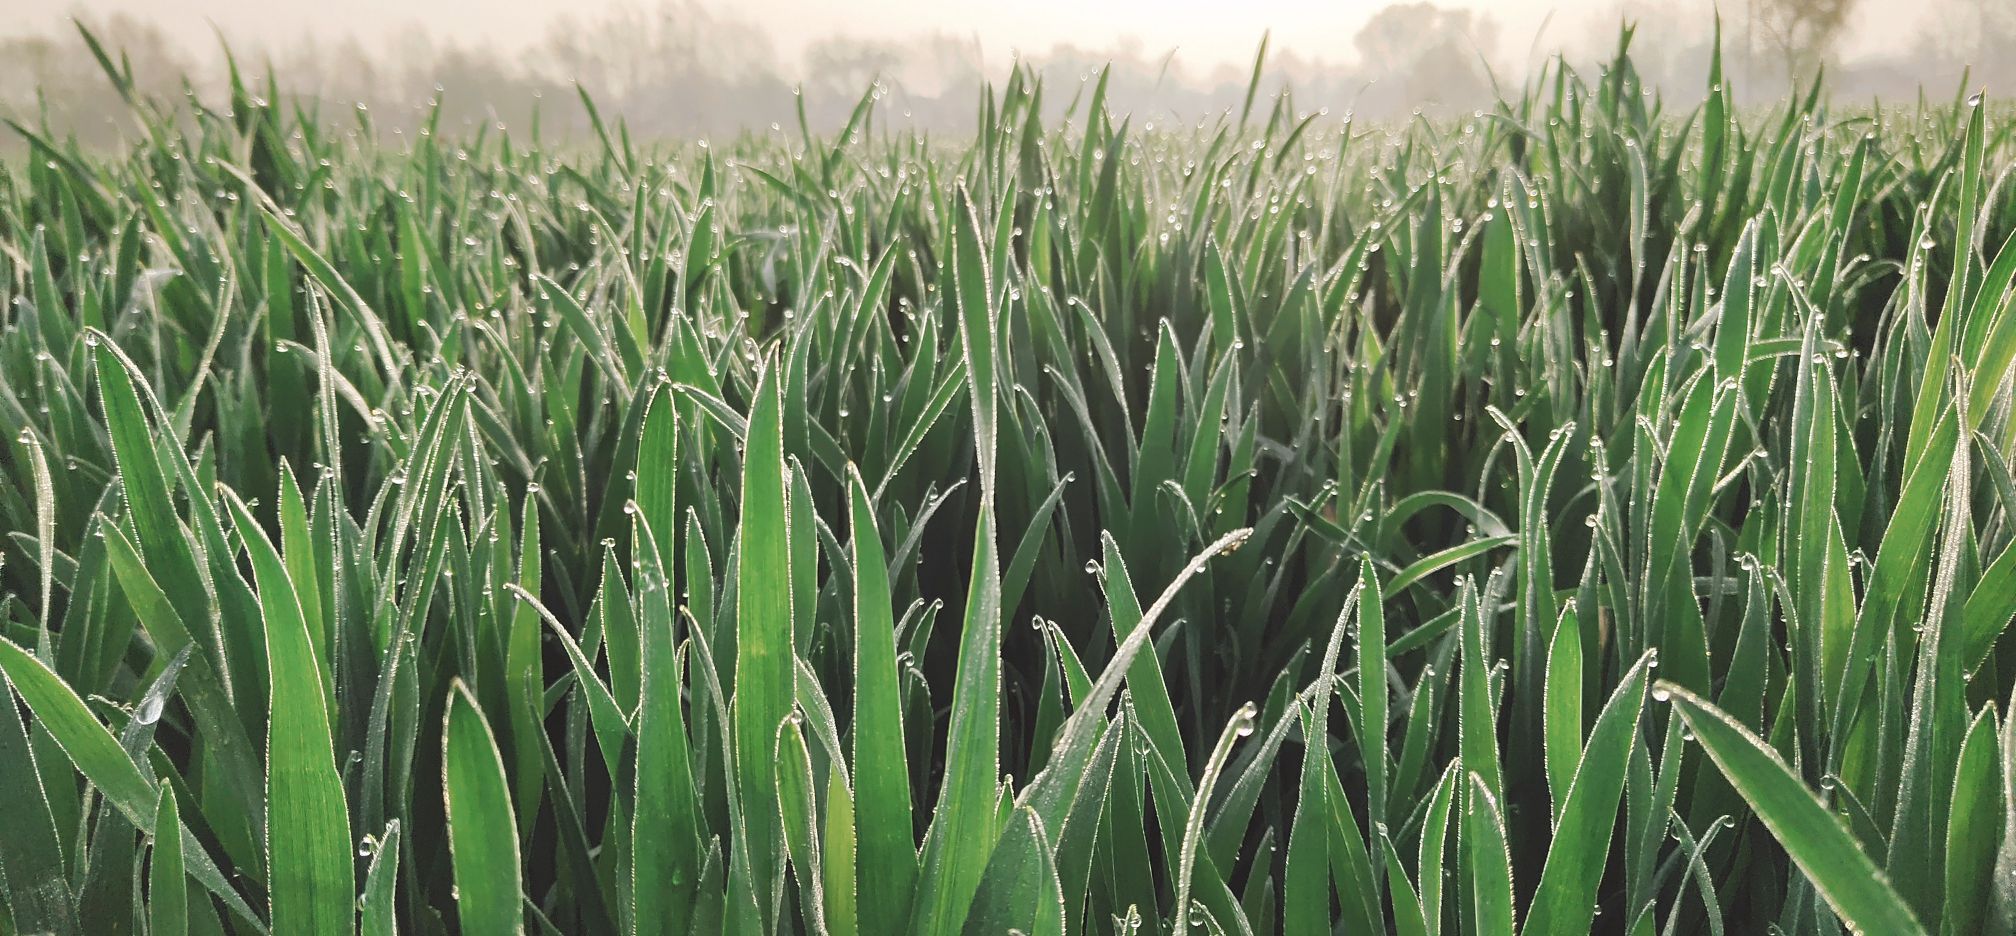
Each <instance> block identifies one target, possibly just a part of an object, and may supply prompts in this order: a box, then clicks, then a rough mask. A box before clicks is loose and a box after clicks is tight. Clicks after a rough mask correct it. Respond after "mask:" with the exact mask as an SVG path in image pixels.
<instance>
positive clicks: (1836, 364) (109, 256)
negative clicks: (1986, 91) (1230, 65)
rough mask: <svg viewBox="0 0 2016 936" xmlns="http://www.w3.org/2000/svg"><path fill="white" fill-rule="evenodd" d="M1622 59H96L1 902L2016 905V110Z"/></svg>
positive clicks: (19, 504) (11, 588)
mask: <svg viewBox="0 0 2016 936" xmlns="http://www.w3.org/2000/svg"><path fill="white" fill-rule="evenodd" d="M1630 41H1631V37H1630V34H1629V33H1628V32H1627V33H1625V34H1624V36H1623V37H1622V39H1621V41H1620V43H1619V47H1618V50H1617V53H1616V57H1615V58H1614V59H1613V60H1612V61H1610V62H1609V63H1608V65H1607V66H1606V67H1604V68H1602V69H1600V70H1598V71H1597V72H1596V73H1594V74H1584V73H1579V72H1577V71H1576V70H1574V69H1571V68H1569V67H1567V66H1565V65H1562V64H1560V63H1558V62H1557V63H1556V64H1554V65H1552V66H1550V67H1549V68H1547V69H1546V70H1544V71H1543V73H1542V74H1541V75H1540V76H1539V77H1538V78H1537V79H1535V80H1534V81H1532V82H1531V83H1530V84H1529V85H1528V86H1527V87H1526V88H1525V89H1523V90H1513V91H1508V95H1509V96H1508V98H1507V99H1506V100H1505V101H1504V102H1503V103H1501V104H1500V105H1499V106H1498V107H1497V108H1495V109H1492V110H1489V111H1486V112H1481V113H1477V114H1473V115H1467V116H1457V117H1454V118H1434V117H1422V118H1419V119H1417V120H1414V121H1412V122H1403V123H1395V124H1389V125H1381V126H1369V125H1367V124H1366V122H1364V121H1353V120H1351V119H1349V118H1348V117H1347V116H1345V115H1343V114H1341V113H1339V114H1331V113H1329V112H1327V111H1323V110H1320V109H1314V108H1311V109H1310V110H1308V111H1305V110H1304V109H1302V107H1300V106H1298V104H1306V102H1297V101H1296V99H1295V98H1294V97H1293V96H1292V94H1291V93H1289V92H1287V91H1282V92H1281V93H1278V94H1275V93H1270V91H1271V87H1272V86H1271V85H1270V83H1269V82H1268V80H1267V77H1266V75H1265V74H1264V72H1263V70H1262V68H1261V66H1260V65H1259V64H1257V63H1256V65H1255V69H1254V73H1253V77H1252V82H1251V84H1250V85H1249V87H1248V91H1247V93H1246V96H1245V104H1244V106H1243V107H1241V108H1238V109H1236V110H1234V111H1232V112H1229V113H1225V114H1222V115H1211V116H1209V117H1208V118H1206V119H1204V120H1202V121H1190V122H1183V121H1177V122H1171V121H1168V120H1164V119H1160V118H1157V119H1153V120H1151V119H1148V118H1146V117H1140V116H1131V117H1130V116H1129V115H1126V114H1122V113H1116V112H1114V110H1113V109H1112V108H1109V106H1108V104H1107V101H1106V96H1105V85H1104V81H1103V78H1102V77H1100V76H1092V78H1091V79H1090V80H1088V81H1086V82H1085V83H1083V84H1082V85H1073V86H1068V87H1060V86H1057V85H1056V84H1054V83H1049V84H1046V83H1045V82H1043V81H1041V80H1039V79H1038V78H1037V77H1036V75H1035V73H1034V72H1031V71H1028V70H1017V71H1015V72H1013V73H1012V74H1010V75H1009V76H1007V77H1006V79H1005V80H1004V82H1002V83H1001V84H1000V85H999V86H997V87H996V88H994V89H991V90H990V91H989V92H988V93H987V94H986V95H985V96H984V97H983V98H981V99H980V100H978V101H976V102H975V103H976V109H975V112H974V119H973V128H972V133H971V135H970V136H968V137H964V138H956V139H955V138H946V137H938V136H931V135H925V134H922V133H918V132H913V131H911V130H907V129H905V128H903V127H902V126H901V125H900V122H898V121H894V120H892V118H890V116H889V115H886V114H883V113H881V112H879V111H878V110H877V108H876V98H877V96H878V92H877V91H874V90H871V91H870V92H869V93H868V94H867V95H866V96H864V97H863V98H862V100H861V103H860V106H859V107H858V108H857V109H856V110H855V111H854V116H853V118H852V120H851V121H850V122H849V123H848V125H847V126H846V127H844V128H842V129H840V130H839V131H838V132H831V133H828V132H819V131H815V130H813V129H811V128H808V127H804V126H800V127H792V128H786V129H784V130H782V131H778V132H772V133H768V134H745V135H742V136H740V137H737V138H733V139H715V140H712V141H705V142H703V141H698V140H694V141H684V142H679V141H647V140H643V139H633V138H632V135H631V134H630V133H628V132H627V131H626V130H625V128H624V126H623V124H622V122H621V121H620V120H617V119H616V118H615V117H614V115H596V113H595V109H594V105H593V103H592V101H591V100H590V98H589V97H588V95H587V94H586V93H584V94H583V96H582V102H581V103H582V105H583V106H584V107H585V108H586V109H587V112H588V113H589V114H590V115H591V116H592V117H593V118H594V119H593V129H594V132H593V133H592V134H589V135H584V136H583V137H581V138H578V139H548V138H543V137H542V136H541V135H540V134H539V133H538V131H537V129H536V128H519V127H509V128H507V127H504V126H503V125H491V126H485V127H479V128H475V129H472V130H469V131H467V132H465V131H461V130H456V131H453V132H450V131H447V130H443V129H442V128H440V127H436V126H432V125H423V126H422V127H420V128H419V129H418V130H417V131H408V132H404V133H399V134H393V133H390V132H388V131H384V130H382V129H381V128H379V127H377V126H375V125H374V124H373V122H372V121H373V117H372V116H371V115H370V114H369V113H363V112H351V111H350V110H349V109H347V108H345V109H342V110H328V111H324V110H316V109H312V108H310V107H308V106H307V105H305V104H299V103H297V102H296V99H295V98H293V97H290V96H289V95H288V94H287V93H286V91H285V89H282V88H277V87H272V86H270V84H260V83H253V82H247V81H244V80H240V79H239V78H237V77H236V73H235V72H234V78H233V82H232V87H231V90H230V94H229V99H228V100H218V101H205V100H200V99H199V96H197V95H195V94H194V93H192V94H191V95H190V96H188V97H187V98H184V99H177V100H171V101H160V100H150V99H148V98H146V97H145V96H143V95H141V94H139V93H138V92H137V91H135V89H134V84H133V81H132V77H131V74H130V73H129V72H128V71H127V70H126V68H125V66H124V65H122V64H121V60H120V58H119V56H118V55H117V54H116V52H113V51H110V50H104V49H102V48H100V47H99V46H97V45H96V44H95V43H94V44H93V49H94V50H96V51H98V52H99V57H100V60H101V62H102V64H103V65H104V70H105V73H106V77H107V80H109V81H111V82H112V83H113V85H114V86H115V87H117V88H118V89H120V90H121V91H122V92H124V93H125V94H126V97H127V100H128V103H129V104H130V106H131V121H130V130H129V131H128V142H127V143H126V144H125V145H123V146H121V147H119V148H117V149H115V150H112V151H105V150H93V149H87V148H84V147H81V146H79V145H76V144H74V143H71V142H67V141H66V140H64V139H62V138H60V137H59V136H58V135H56V134H54V133H53V132H51V131H49V130H47V128H45V127H40V126H37V125H35V124H34V123H33V122H32V121H27V120H22V121H20V122H10V123H11V124H12V129H11V130H9V131H7V132H11V133H15V134H17V135H18V136H20V137H21V138H23V139H25V140H26V142H27V149H26V151H25V155H23V156H22V157H21V158H19V159H13V160H10V161H6V162H0V428H4V429H5V437H4V444H0V533H4V534H5V540H4V542H0V676H4V683H5V685H6V686H7V688H6V689H0V697H4V698H7V699H8V700H9V701H10V704H9V705H8V706H6V707H5V708H4V711H0V934H5V936H12V934H40V933H57V934H65V936H68V934H111V933H141V934H151V936H182V934H190V933H194V934H212V933H232V934H255V933H256V934H265V933H272V934H288V936H292V934H307V933H315V934H322V933H348V932H353V931H355V932H361V933H368V934H391V933H394V932H404V933H412V934H446V933H466V934H492V933H514V932H524V933H544V934H553V933H567V934H573V933H624V934H629V933H638V934H658V933H687V932H691V933H716V932H723V933H736V934H759V933H761V934H767V933H821V934H831V936H844V934H891V933H905V932H908V933H919V934H941V933H973V934H1004V933H1009V932H1019V933H1024V934H1032V936H1034V934H1063V933H1067V932H1068V933H1080V932H1093V933H1100V932H1126V933H1163V934H1184V933H1193V932H1194V933H1222V934H1253V933H1291V934H1310V933H1332V932H1334V933H1350V934H1364V933H1375V932H1392V933H1397V934H1403V936H1469V934H1512V933H1515V932H1516V933H1528V934H1581V933H1588V932H1603V933H1627V934H1632V936H1637V934H1648V936H1649V934H1664V933H1690V934H1691V933H1705V934H1715V936H1721V934H1724V933H1764V932H1777V931H1782V932H1785V933H1796V934H1809V933H1810V934H1839V933H1844V932H1860V933H1871V934H1907V933H1919V932H1923V933H1953V934H1973V933H1989V932H2003V933H2006V932H2010V931H2011V930H2012V928H2016V825H2012V824H2016V722H2012V720H2011V719H2010V718H2009V717H2008V713H2007V709H2008V707H2009V705H2010V700H2011V693H2012V689H2016V637H2012V636H2011V633H2010V629H2009V624H2010V620H2011V617H2012V615H2016V473H2012V469H2011V467H2010V464H2009V462H2010V460H2011V454H2010V453H2011V450H2012V442H2016V394H2012V392H2011V386H2012V381H2011V379H2010V377H2011V374H2010V372H2011V365H2012V361H2016V308H2012V302H2011V300H2012V297H2016V288H2012V278H2016V241H2012V233H2016V185H2011V184H2010V177H2011V174H2012V173H2011V170H2012V169H2016V136H2012V133H2016V131H2012V128H2016V122H2012V121H2010V120H2009V119H2007V115H2006V112H2005V111H2004V110H2003V109H2002V108H2001V106H2000V105H1999V104H1998V103H1996V102H1995V101H1992V100H1990V101H1983V99H1982V98H1981V96H1980V95H1978V94H1973V95H1971V96H1970V94H1971V91H1970V90H1968V89H1963V90H1961V91H1960V92H1959V93H1958V94H1957V95H1953V96H1950V97H1949V96H1944V95H1942V96H1940V97H1939V98H1936V99H1935V98H1931V97H1921V98H1920V99H1919V100H1917V101H1915V102H1883V103H1881V104H1880V106H1878V105H1874V104H1870V103H1867V102H1855V103H1853V104H1850V103H1848V102H1843V101H1839V100H1836V99H1834V98H1832V97H1830V96H1829V94H1828V93H1827V90H1826V88H1825V86H1824V84H1822V83H1820V82H1818V81H1815V82H1814V83H1813V84H1811V85H1809V86H1802V87H1800V88H1799V89H1797V93H1795V94H1792V95H1790V96H1789V97H1787V98H1786V99H1785V100H1784V101H1782V102H1781V103H1780V104H1779V105H1778V106H1776V107H1774V108H1771V109H1768V110H1749V109H1739V108H1737V107H1736V106H1734V104H1733V103H1732V96H1731V91H1730V89H1729V88H1728V87H1726V86H1725V83H1724V81H1723V78H1722V74H1721V70H1720V67H1719V60H1718V64H1717V67H1716V68H1715V69H1714V70H1713V71H1712V72H1711V75H1710V79H1709V86H1708V87H1707V88H1706V89H1698V88H1696V89H1663V90H1662V91H1661V92H1658V93H1655V92H1653V91H1652V90H1651V89H1649V88H1646V87H1644V86H1642V85H1641V83H1640V81H1639V79H1638V77H1637V73H1636V72H1635V71H1634V70H1633V68H1632V65H1631V60H1630V57H1629V54H1628V48H1629V45H1630ZM1263 58H1264V55H1263ZM1676 100H1678V101H1680V102H1681V103H1677V104H1676V103H1675V101H1676ZM1998 114H1999V115H2002V116H1999V117H1998V116H1997V115H1998ZM528 130H529V132H528Z"/></svg>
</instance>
